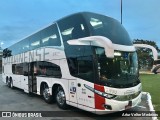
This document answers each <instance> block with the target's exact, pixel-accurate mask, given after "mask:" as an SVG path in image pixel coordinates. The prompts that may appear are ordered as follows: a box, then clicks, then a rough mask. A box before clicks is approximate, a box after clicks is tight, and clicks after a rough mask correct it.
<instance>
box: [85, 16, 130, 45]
mask: <svg viewBox="0 0 160 120" xmlns="http://www.w3.org/2000/svg"><path fill="white" fill-rule="evenodd" d="M84 17H85V19H86V21H87V23H88V27H89V29H90V34H91V35H100V36H104V37H107V38H109V39H110V40H111V41H112V42H113V43H115V44H122V45H132V41H131V39H130V37H129V35H128V33H127V31H126V30H125V28H124V27H123V26H122V25H121V24H120V22H118V21H117V20H115V19H113V18H110V17H107V16H103V15H98V14H92V13H87V14H84Z"/></svg>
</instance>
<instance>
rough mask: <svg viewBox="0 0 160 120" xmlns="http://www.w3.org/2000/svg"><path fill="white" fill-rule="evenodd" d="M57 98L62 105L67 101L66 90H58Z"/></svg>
mask: <svg viewBox="0 0 160 120" xmlns="http://www.w3.org/2000/svg"><path fill="white" fill-rule="evenodd" d="M56 98H57V102H58V103H59V104H60V105H63V104H64V103H65V101H66V97H65V94H64V91H62V90H60V91H58V93H57V97H56Z"/></svg>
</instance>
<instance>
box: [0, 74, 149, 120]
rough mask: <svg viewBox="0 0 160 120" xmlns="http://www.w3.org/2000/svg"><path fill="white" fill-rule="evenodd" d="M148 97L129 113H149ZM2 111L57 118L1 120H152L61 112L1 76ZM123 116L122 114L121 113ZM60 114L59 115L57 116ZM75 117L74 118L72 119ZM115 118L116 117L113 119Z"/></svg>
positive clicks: (5, 119) (143, 98)
mask: <svg viewBox="0 0 160 120" xmlns="http://www.w3.org/2000/svg"><path fill="white" fill-rule="evenodd" d="M146 97H147V96H146V95H143V96H142V102H141V103H140V104H139V105H138V106H137V107H134V108H132V109H130V110H128V111H131V112H132V111H136V112H137V113H138V112H139V111H149V107H148V103H147V100H146V99H147V98H146ZM0 111H23V112H24V111H53V115H55V117H45V118H32V117H31V118H17V117H16V118H2V117H1V118H0V120H20V119H23V120H106V119H107V120H112V119H113V120H135V119H136V120H152V118H151V117H122V116H117V114H116V113H113V114H111V115H112V117H111V115H110V114H107V115H103V116H98V115H96V116H95V115H93V114H92V113H89V112H86V111H81V112H79V109H77V108H74V107H69V108H68V110H61V109H59V108H58V106H57V105H56V103H53V104H47V103H45V102H44V100H43V99H42V98H41V97H40V96H37V95H31V96H30V95H28V94H27V93H24V92H23V90H20V89H17V88H14V89H10V88H8V87H7V86H6V85H5V84H4V83H3V82H2V80H1V75H0ZM57 111H59V112H57ZM119 113H120V114H123V111H122V112H119ZM57 114H58V115H57ZM72 115H73V117H71V116H72ZM113 116H114V117H113Z"/></svg>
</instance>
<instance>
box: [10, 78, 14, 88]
mask: <svg viewBox="0 0 160 120" xmlns="http://www.w3.org/2000/svg"><path fill="white" fill-rule="evenodd" d="M10 88H11V89H13V88H14V87H13V80H12V78H10Z"/></svg>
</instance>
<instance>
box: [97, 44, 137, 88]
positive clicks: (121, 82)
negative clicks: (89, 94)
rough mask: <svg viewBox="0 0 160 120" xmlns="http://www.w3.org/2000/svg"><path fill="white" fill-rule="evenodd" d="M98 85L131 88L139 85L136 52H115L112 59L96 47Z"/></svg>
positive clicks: (102, 49)
mask: <svg viewBox="0 0 160 120" xmlns="http://www.w3.org/2000/svg"><path fill="white" fill-rule="evenodd" d="M95 51H96V56H97V63H98V65H97V67H98V68H97V69H98V75H99V80H98V83H100V84H103V85H106V86H110V87H119V88H124V87H132V86H135V85H137V84H138V83H139V79H138V62H137V54H136V52H123V51H115V52H114V58H113V59H111V58H107V57H106V56H105V52H104V48H101V47H96V48H95Z"/></svg>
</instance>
